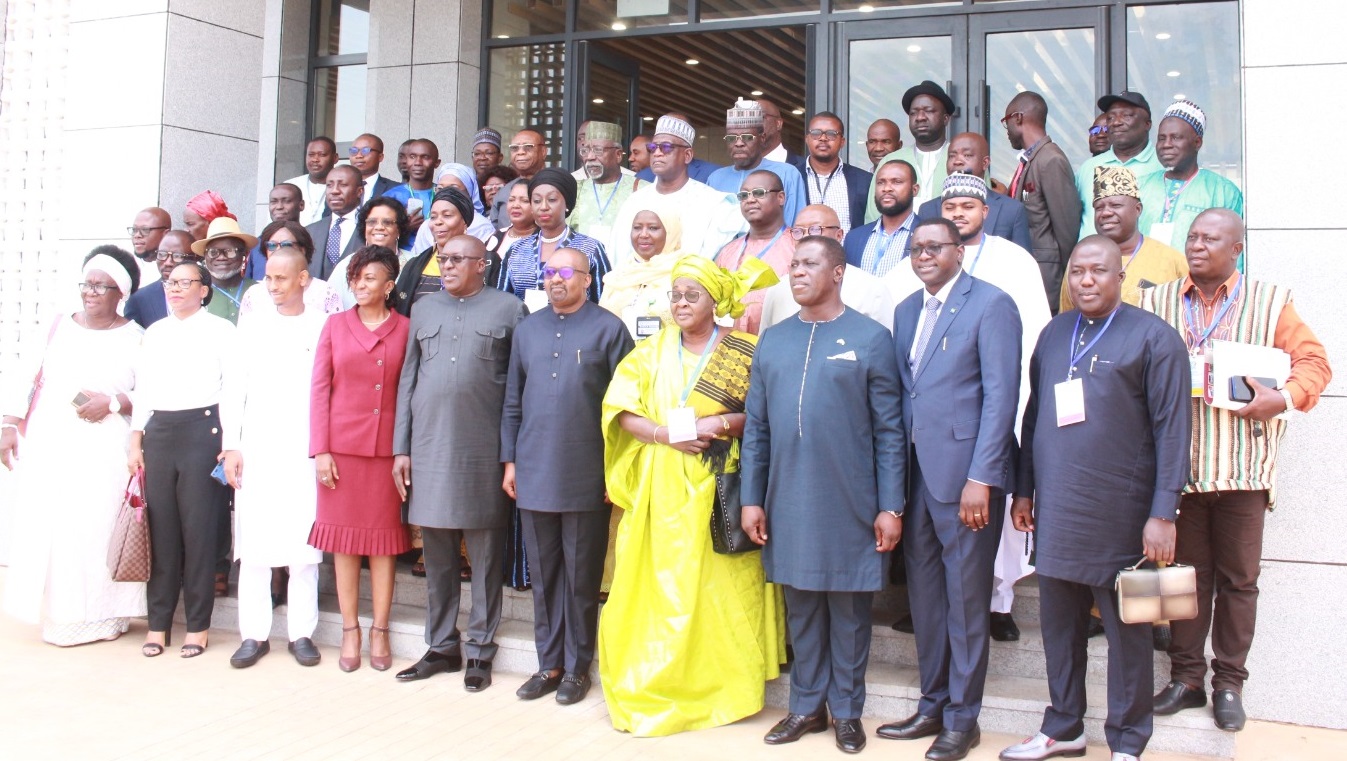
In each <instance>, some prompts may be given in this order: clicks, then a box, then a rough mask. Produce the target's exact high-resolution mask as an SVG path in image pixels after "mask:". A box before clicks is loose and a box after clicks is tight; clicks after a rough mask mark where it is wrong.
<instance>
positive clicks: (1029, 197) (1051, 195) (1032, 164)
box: [1014, 136, 1082, 314]
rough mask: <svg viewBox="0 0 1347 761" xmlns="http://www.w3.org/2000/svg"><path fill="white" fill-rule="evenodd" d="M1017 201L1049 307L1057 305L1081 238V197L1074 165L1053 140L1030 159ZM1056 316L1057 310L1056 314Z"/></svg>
mask: <svg viewBox="0 0 1347 761" xmlns="http://www.w3.org/2000/svg"><path fill="white" fill-rule="evenodd" d="M1016 190H1017V192H1016V194H1015V195H1014V198H1015V200H1017V201H1019V202H1020V203H1022V204H1024V210H1025V212H1026V213H1027V214H1028V215H1029V237H1030V238H1031V239H1032V240H1033V244H1034V246H1033V249H1032V250H1031V251H1030V253H1031V254H1033V255H1034V259H1035V260H1036V261H1037V262H1038V267H1039V269H1040V270H1041V271H1042V275H1043V288H1044V289H1045V291H1046V293H1047V296H1048V303H1049V304H1053V305H1055V304H1056V303H1057V301H1058V298H1057V296H1058V293H1059V292H1060V291H1061V287H1062V274H1063V273H1064V272H1066V263H1067V260H1068V259H1070V258H1071V249H1072V248H1074V247H1075V245H1076V240H1077V239H1078V237H1079V235H1080V219H1081V211H1082V210H1081V207H1080V194H1079V193H1078V192H1077V190H1076V175H1075V172H1074V171H1073V170H1072V169H1071V162H1070V161H1068V160H1067V158H1066V154H1065V153H1063V152H1062V149H1061V148H1059V147H1057V144H1056V143H1054V142H1052V138H1050V137H1046V136H1045V137H1044V138H1043V142H1042V143H1041V144H1040V145H1039V146H1038V147H1037V148H1035V149H1034V152H1033V153H1032V154H1030V156H1029V165H1028V166H1026V167H1025V168H1024V176H1023V177H1022V178H1021V180H1020V185H1019V187H1018V188H1017V189H1016ZM1053 313H1054V314H1055V313H1056V310H1054V312H1053Z"/></svg>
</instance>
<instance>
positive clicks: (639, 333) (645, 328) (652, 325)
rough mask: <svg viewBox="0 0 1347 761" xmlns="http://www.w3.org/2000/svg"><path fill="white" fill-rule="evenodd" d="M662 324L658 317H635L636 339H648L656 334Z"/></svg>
mask: <svg viewBox="0 0 1347 761" xmlns="http://www.w3.org/2000/svg"><path fill="white" fill-rule="evenodd" d="M663 324H664V323H663V321H662V320H660V318H658V317H637V318H636V337H637V338H638V339H640V338H649V337H650V336H653V335H655V334H656V333H658V332H659V329H660V327H662V326H663Z"/></svg>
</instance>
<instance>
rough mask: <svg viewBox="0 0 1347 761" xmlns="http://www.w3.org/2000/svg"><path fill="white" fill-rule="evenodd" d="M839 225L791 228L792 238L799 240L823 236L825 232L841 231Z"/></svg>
mask: <svg viewBox="0 0 1347 761" xmlns="http://www.w3.org/2000/svg"><path fill="white" fill-rule="evenodd" d="M841 229H842V228H841V227H839V226H838V225H810V226H808V227H792V228H790V237H792V238H794V239H795V240H799V239H801V238H803V237H804V236H806V235H822V234H823V231H824V230H841Z"/></svg>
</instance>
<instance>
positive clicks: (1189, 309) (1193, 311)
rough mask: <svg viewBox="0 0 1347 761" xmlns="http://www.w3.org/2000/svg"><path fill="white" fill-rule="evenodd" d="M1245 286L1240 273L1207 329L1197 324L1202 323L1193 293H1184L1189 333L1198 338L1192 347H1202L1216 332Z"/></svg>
mask: <svg viewBox="0 0 1347 761" xmlns="http://www.w3.org/2000/svg"><path fill="white" fill-rule="evenodd" d="M1243 287H1244V276H1243V275H1240V276H1239V279H1238V280H1236V281H1235V289H1234V290H1233V291H1231V292H1230V293H1229V294H1227V295H1226V297H1225V303H1224V304H1222V305H1221V309H1220V311H1218V312H1217V313H1216V316H1215V317H1212V318H1211V323H1210V324H1209V325H1207V327H1206V330H1202V331H1199V330H1198V329H1197V326H1198V325H1199V324H1200V323H1199V322H1198V319H1197V309H1198V305H1197V304H1196V303H1194V302H1193V296H1192V294H1191V293H1185V294H1184V295H1183V301H1184V304H1185V306H1186V308H1185V309H1184V318H1185V319H1184V322H1185V323H1187V325H1186V327H1187V328H1188V335H1190V336H1192V337H1193V338H1196V339H1197V343H1195V344H1194V345H1193V346H1192V347H1191V348H1192V349H1195V350H1196V349H1200V348H1202V344H1204V343H1206V342H1207V339H1209V338H1211V334H1212V333H1215V332H1216V329H1217V328H1219V327H1220V326H1221V320H1222V319H1224V318H1225V313H1226V312H1229V311H1230V307H1232V306H1234V305H1235V299H1237V298H1239V289H1240V288H1243Z"/></svg>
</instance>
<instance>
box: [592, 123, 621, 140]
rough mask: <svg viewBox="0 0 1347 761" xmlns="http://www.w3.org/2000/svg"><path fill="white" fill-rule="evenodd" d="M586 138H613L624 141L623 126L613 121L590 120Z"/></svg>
mask: <svg viewBox="0 0 1347 761" xmlns="http://www.w3.org/2000/svg"><path fill="white" fill-rule="evenodd" d="M585 140H611V141H613V142H614V143H621V142H622V128H621V127H619V126H618V125H616V124H613V123H612V122H590V123H589V126H588V127H585Z"/></svg>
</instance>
